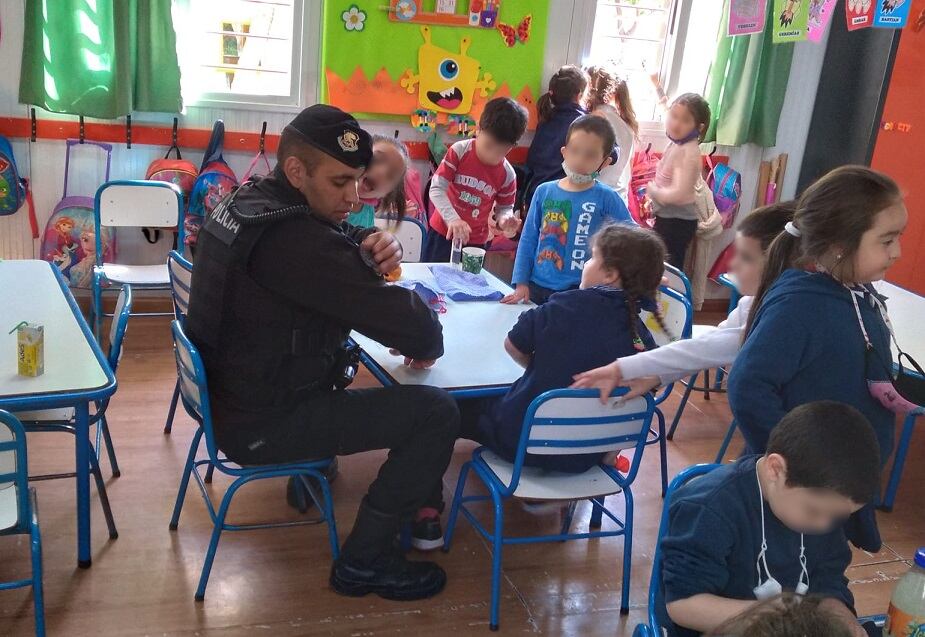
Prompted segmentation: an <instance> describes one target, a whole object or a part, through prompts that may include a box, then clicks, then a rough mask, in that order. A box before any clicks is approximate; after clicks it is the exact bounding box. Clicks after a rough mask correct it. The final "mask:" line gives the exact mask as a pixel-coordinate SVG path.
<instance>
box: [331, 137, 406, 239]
mask: <svg viewBox="0 0 925 637" xmlns="http://www.w3.org/2000/svg"><path fill="white" fill-rule="evenodd" d="M410 163H411V158H410V157H409V156H408V149H407V148H405V145H404V144H403V143H402V142H400V141H399V140H397V139H396V138H394V137H388V136H386V135H373V159H372V162H370V166H369V168H367V169H366V172H365V173H363V176H362V177H361V178H360V181H359V183H358V184H357V195H358V196H359V197H360V204H361V207H360V209H359V210H357V211H356V212H354V213H353V214H351V215H350V216H349V217H347V223H349V224H351V225H354V226H358V227H360V228H372V227H373V226H374V225H375V221H376V216H377V214H382V216H384V217H385V218H387V219H401V218H402V217H404V216H405V214H406V211H407V197H406V196H405V173H406V172H407V171H408V164H410Z"/></svg>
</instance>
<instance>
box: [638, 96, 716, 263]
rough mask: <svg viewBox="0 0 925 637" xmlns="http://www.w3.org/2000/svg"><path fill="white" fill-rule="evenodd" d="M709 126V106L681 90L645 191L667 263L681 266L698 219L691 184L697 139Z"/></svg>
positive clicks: (697, 165) (698, 164) (697, 163)
mask: <svg viewBox="0 0 925 637" xmlns="http://www.w3.org/2000/svg"><path fill="white" fill-rule="evenodd" d="M709 125H710V105H709V104H707V101H706V100H705V99H703V98H702V97H701V96H700V95H697V94H696V93H685V94H684V95H681V96H680V97H678V99H676V100H675V101H674V103H673V104H672V105H671V108H670V109H669V111H668V122H667V124H666V125H665V133H666V134H667V135H668V139H669V140H671V143H670V144H669V145H668V148H667V149H665V152H664V153H663V154H662V158H661V160H659V162H658V167H657V168H656V171H655V181H651V182H649V184H648V185H647V186H646V194H647V195H648V197H649V201H650V202H651V205H652V212H653V213H654V214H655V231H656V232H657V233H659V234H660V235H662V239H664V240H665V245H666V246H667V247H668V263H670V264H671V265H673V266H674V267H676V268H678V269H679V270H681V269H683V268H684V258H685V256H687V246H688V245H690V242H691V240H692V239H693V238H694V234H695V233H696V232H697V221H698V219H699V216H698V212H697V206H696V204H695V201H696V199H697V194H696V192H695V190H694V187H695V186H696V185H697V180H698V179H699V178H700V174H701V170H702V166H703V164H702V160H701V158H700V141H701V140H702V139H703V136H704V135H705V134H706V132H707V127H708V126H709Z"/></svg>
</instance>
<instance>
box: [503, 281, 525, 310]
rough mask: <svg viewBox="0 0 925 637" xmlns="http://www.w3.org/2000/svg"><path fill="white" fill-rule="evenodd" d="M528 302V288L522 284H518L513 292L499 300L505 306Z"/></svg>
mask: <svg viewBox="0 0 925 637" xmlns="http://www.w3.org/2000/svg"><path fill="white" fill-rule="evenodd" d="M529 300H530V286H529V285H525V284H523V283H518V284H517V287H516V288H515V289H514V291H513V292H512V293H511V294H508V295H507V296H506V297H504V298H503V299H501V302H502V303H504V304H506V305H517V304H518V303H526V302H528V301H529Z"/></svg>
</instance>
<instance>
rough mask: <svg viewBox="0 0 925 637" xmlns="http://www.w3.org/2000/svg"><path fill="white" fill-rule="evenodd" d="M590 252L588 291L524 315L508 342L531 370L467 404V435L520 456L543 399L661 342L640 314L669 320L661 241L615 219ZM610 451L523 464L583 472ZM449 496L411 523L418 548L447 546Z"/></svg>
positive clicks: (559, 297)
mask: <svg viewBox="0 0 925 637" xmlns="http://www.w3.org/2000/svg"><path fill="white" fill-rule="evenodd" d="M589 250H590V251H591V258H590V259H589V260H588V262H587V263H586V264H585V267H584V270H583V271H582V275H581V277H582V278H581V289H579V290H573V291H570V292H562V293H560V294H555V295H553V296H552V298H551V299H550V300H549V302H548V303H547V304H545V305H543V306H541V307H538V308H534V309H531V310H528V311H527V312H524V313H523V314H521V316H520V318H519V320H518V321H517V324H516V325H515V326H514V328H513V329H512V330H511V331H510V333H509V334H508V337H507V339H506V341H505V343H504V347H505V349H506V350H507V352H508V354H510V356H511V357H512V358H513V359H514V360H515V361H517V363H519V364H520V365H521V366H523V367H524V368H525V371H524V375H523V376H521V377H520V379H518V380H517V381H516V382H515V383H514V384H513V385H512V386H511V389H510V390H509V391H508V392H507V394H506V395H504V396H502V397H496V398H489V399H481V400H478V399H472V400H463V401H460V403H459V409H460V413H461V415H462V418H461V426H460V437H461V438H468V439H469V440H474V441H476V442H479V443H481V444H483V445H485V446H486V447H488V448H489V449H491V450H492V451H493V452H495V453H497V454H498V455H499V456H501V457H503V458H505V459H507V460H509V461H513V460H514V456H515V454H516V452H517V445H518V442H519V440H520V434H521V431H522V429H523V421H524V416H525V414H526V412H527V408H528V407H529V406H530V403H531V402H533V400H534V399H535V398H536V397H537V396H539V395H540V394H543V393H544V392H547V391H549V390H552V389H561V388H565V387H568V386H569V385H570V384H571V382H572V376H573V375H574V374H577V373H578V372H580V371H582V370H584V369H587V368H589V367H595V366H599V365H601V364H603V363H606V362H608V361H611V360H613V359H614V358H615V357H620V356H629V355H631V354H633V353H634V352H640V351H644V350H646V349H651V348H653V347H655V342H654V340H653V339H652V335H651V334H650V333H649V330H648V329H647V328H646V326H645V325H644V324H643V321H642V319H641V318H640V316H639V313H640V311H642V310H646V311H648V312H651V313H652V314H653V315H655V317H656V319H657V320H658V322H659V323H660V324H661V323H662V320H661V317H660V315H659V308H658V304H657V303H656V302H655V296H656V293H657V290H658V286H659V284H660V283H661V280H662V273H663V271H664V261H665V246H664V244H663V243H662V240H661V238H660V237H659V236H658V235H657V234H655V233H654V232H650V231H647V230H643V229H642V228H639V227H638V226H627V225H622V224H614V225H610V226H607V227H605V228H603V229H602V230H601V231H600V232H599V233H598V234H597V235H595V237H594V240H593V242H592V245H591V246H589ZM662 329H663V330H665V327H664V325H662ZM665 331H666V333H667V330H665ZM498 345H499V347H500V346H501V344H500V343H499V344H498ZM437 364H438V365H439V364H440V363H439V362H438V363H437ZM603 456H604V454H601V453H590V454H581V455H535V454H527V456H526V458H525V460H524V464H526V465H529V466H534V467H541V468H544V469H548V470H554V471H566V472H571V473H582V472H584V471H586V470H588V469H589V468H591V467H593V466H595V465H596V464H598V463H599V462H601V461H602V459H603ZM442 500H443V498H442V492H441V491H440V490H438V491H436V492H435V493H434V494H433V495H432V497H431V499H430V502H429V503H428V505H427V508H425V509H422V510H421V511H419V513H418V515H417V517H416V520H415V524H414V525H413V526H412V545H413V546H415V547H416V548H419V549H422V550H428V549H434V548H439V547H440V546H442V539H443V534H442V530H441V527H440V518H439V511H440V509H441V508H442Z"/></svg>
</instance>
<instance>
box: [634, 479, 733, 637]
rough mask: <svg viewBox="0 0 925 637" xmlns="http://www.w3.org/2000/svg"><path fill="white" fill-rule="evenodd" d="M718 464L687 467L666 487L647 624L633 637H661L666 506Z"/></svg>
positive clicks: (666, 520) (650, 582)
mask: <svg viewBox="0 0 925 637" xmlns="http://www.w3.org/2000/svg"><path fill="white" fill-rule="evenodd" d="M720 466H721V465H718V464H698V465H694V466H693V467H688V468H687V469H685V470H684V471H682V472H681V473H679V474H678V475H676V476H675V478H674V480H672V481H671V486H669V487H668V493H667V494H666V495H665V504H664V506H663V507H662V515H661V519H660V522H659V525H658V537H657V538H656V539H655V553H654V554H653V555H652V577H651V578H650V579H649V622H648V624H639V625H638V626H636V630H634V631H633V637H661V635H662V628H661V625H660V624H659V621H658V617H657V616H656V612H655V610H656V603H657V602H658V591H659V589H660V588H661V582H662V551H661V542H662V536H664V535H665V531H667V530H668V505H669V504H670V503H671V498H672V496H674V494H675V492H676V491H677V490H678V489H680V488H681V487H682V486H684V485H685V484H687V483H688V482H690V481H691V480H693V479H694V478H698V477H700V476H702V475H705V474H707V473H710V472H711V471H713V470H714V469H716V468H717V467H720Z"/></svg>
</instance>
